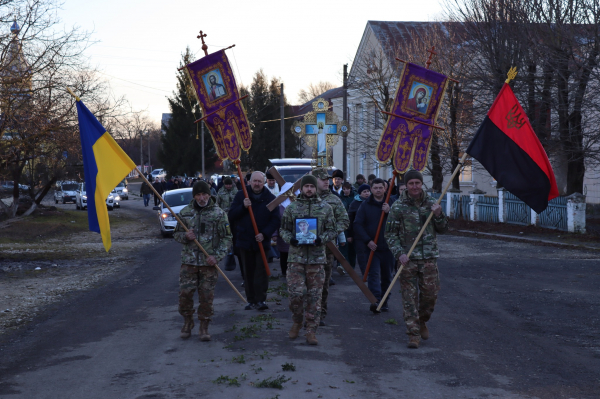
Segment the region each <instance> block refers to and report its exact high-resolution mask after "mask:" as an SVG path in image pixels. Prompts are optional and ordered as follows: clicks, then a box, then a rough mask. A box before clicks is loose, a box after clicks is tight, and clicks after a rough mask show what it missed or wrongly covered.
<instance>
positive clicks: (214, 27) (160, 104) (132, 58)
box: [60, 0, 442, 121]
mask: <svg viewBox="0 0 600 399" xmlns="http://www.w3.org/2000/svg"><path fill="white" fill-rule="evenodd" d="M441 14H442V11H441V6H440V4H439V0H419V1H414V0H411V1H409V0H395V1H391V0H362V1H355V0H344V1H338V0H322V1H306V0H305V1H302V2H300V1H293V2H292V1H287V0H252V1H248V0H246V1H242V0H227V1H224V0H221V1H206V0H203V1H182V0H172V1H169V2H165V1H164V0H162V1H157V0H143V1H142V0H103V1H81V0H65V3H64V6H63V11H62V12H61V14H60V16H61V18H62V20H63V21H64V23H65V24H66V25H67V26H72V25H77V26H80V27H81V28H82V29H84V30H87V31H92V32H93V36H92V37H93V39H94V40H95V41H97V42H98V43H97V44H94V45H93V46H92V47H91V48H90V49H89V50H88V52H87V54H88V56H89V58H90V61H91V63H92V64H93V65H96V66H98V67H99V69H100V71H102V73H103V74H104V77H105V78H106V79H108V80H109V81H110V82H111V86H112V88H113V91H114V92H115V94H116V95H125V96H126V97H127V99H128V100H129V101H130V102H131V104H132V105H133V107H134V109H136V110H140V109H146V110H147V111H148V113H149V116H150V117H151V118H152V119H154V120H156V121H159V120H160V117H161V114H162V113H165V112H170V110H169V105H168V102H167V100H166V97H167V96H170V95H171V94H172V91H173V90H174V88H175V83H176V80H175V75H176V70H177V67H178V65H179V61H180V59H181V54H182V52H184V51H185V48H186V46H190V48H191V49H192V51H193V52H194V53H195V54H196V55H197V57H198V58H199V57H201V56H202V54H203V53H202V50H201V42H200V40H199V39H197V38H196V36H197V35H198V32H199V31H200V30H203V31H204V32H205V33H207V34H208V36H207V37H206V39H205V40H206V43H207V44H208V45H209V49H208V51H209V53H212V52H213V51H216V50H218V49H220V48H223V47H228V46H230V45H232V44H235V45H236V46H235V48H234V49H232V50H228V56H229V59H230V62H231V63H232V67H233V68H234V72H235V74H236V79H237V81H238V85H240V84H245V85H248V84H250V83H251V82H252V76H253V75H254V74H255V73H256V71H258V70H259V69H261V68H262V69H263V70H264V71H265V73H266V74H267V75H268V76H269V77H271V76H277V77H280V78H282V80H283V83H284V85H285V88H284V91H285V94H286V97H287V98H288V101H289V102H291V103H292V104H296V103H297V102H298V101H297V97H298V92H299V91H300V90H301V89H303V88H306V87H307V86H308V85H309V84H310V83H316V82H319V81H321V80H322V81H329V82H331V83H333V84H335V85H336V86H337V85H339V86H341V82H342V69H343V64H345V63H351V62H352V59H353V58H354V55H355V54H356V49H357V47H358V45H359V43H360V39H361V37H362V34H363V31H364V29H365V26H366V23H367V21H369V20H379V21H432V20H436V19H439V18H440V17H441Z"/></svg>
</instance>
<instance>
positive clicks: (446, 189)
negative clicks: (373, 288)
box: [377, 152, 468, 310]
mask: <svg viewBox="0 0 600 399" xmlns="http://www.w3.org/2000/svg"><path fill="white" fill-rule="evenodd" d="M467 155H468V154H467V153H466V152H465V153H464V154H463V156H462V158H460V161H458V165H456V168H455V169H454V172H453V173H452V176H450V180H448V184H446V188H444V191H442V195H440V198H438V200H437V201H436V202H435V203H436V204H438V205H439V204H440V202H442V199H443V198H444V195H446V191H448V189H449V188H450V185H451V184H452V180H454V176H456V174H457V173H458V171H459V170H460V168H461V167H462V165H463V163H464V162H465V159H467ZM432 216H433V212H429V217H427V220H426V221H425V224H424V225H423V227H421V231H419V235H418V236H417V238H415V241H414V242H413V244H412V246H411V247H410V250H409V251H408V254H407V255H406V256H407V257H408V259H409V261H410V255H411V254H412V252H413V250H414V249H415V247H416V246H417V244H418V243H419V240H421V236H422V235H423V233H424V232H425V229H426V228H427V225H428V224H429V221H430V220H431V218H432ZM396 261H398V259H394V262H396ZM403 268H404V265H401V266H400V269H398V272H397V273H396V275H395V276H394V279H393V280H392V282H391V283H390V286H389V287H388V289H387V291H386V292H385V295H384V296H383V298H381V302H380V303H379V306H378V307H377V310H381V307H382V306H383V304H384V302H385V300H386V299H387V297H388V295H390V291H391V290H392V288H393V287H394V284H395V283H396V280H398V277H400V273H402V269H403Z"/></svg>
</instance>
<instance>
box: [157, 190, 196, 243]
mask: <svg viewBox="0 0 600 399" xmlns="http://www.w3.org/2000/svg"><path fill="white" fill-rule="evenodd" d="M192 198H194V196H193V195H192V188H191V187H188V188H178V189H177V190H170V191H167V192H166V193H164V194H163V199H164V200H165V201H166V202H167V204H169V206H170V207H171V209H172V210H173V212H175V214H177V215H179V212H180V211H181V210H182V209H183V208H184V207H185V206H186V205H188V204H189V203H190V201H191V200H192ZM153 209H154V210H156V211H158V222H159V223H160V234H161V235H162V236H163V237H168V236H172V235H173V231H174V230H175V226H176V225H177V219H175V217H174V216H173V215H172V214H171V212H170V211H169V209H168V208H167V207H166V206H165V204H163V203H162V202H161V203H160V206H155V207H154V208H153Z"/></svg>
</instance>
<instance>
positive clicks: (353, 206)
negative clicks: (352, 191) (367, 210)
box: [346, 194, 370, 239]
mask: <svg viewBox="0 0 600 399" xmlns="http://www.w3.org/2000/svg"><path fill="white" fill-rule="evenodd" d="M369 198H370V197H369ZM363 202H364V200H363V199H362V198H361V197H360V195H358V194H356V195H355V196H354V201H352V202H351V203H350V205H349V206H348V218H349V219H350V226H348V230H346V239H348V237H350V238H353V237H354V218H356V212H358V208H359V207H360V205H361V204H362V203H363Z"/></svg>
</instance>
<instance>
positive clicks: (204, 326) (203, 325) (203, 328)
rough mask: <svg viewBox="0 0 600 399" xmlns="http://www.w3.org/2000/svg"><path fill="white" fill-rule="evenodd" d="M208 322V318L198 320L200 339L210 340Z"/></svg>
mask: <svg viewBox="0 0 600 399" xmlns="http://www.w3.org/2000/svg"><path fill="white" fill-rule="evenodd" d="M208 323H210V321H209V320H200V341H210V335H209V334H208Z"/></svg>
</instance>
